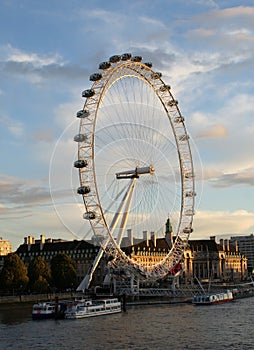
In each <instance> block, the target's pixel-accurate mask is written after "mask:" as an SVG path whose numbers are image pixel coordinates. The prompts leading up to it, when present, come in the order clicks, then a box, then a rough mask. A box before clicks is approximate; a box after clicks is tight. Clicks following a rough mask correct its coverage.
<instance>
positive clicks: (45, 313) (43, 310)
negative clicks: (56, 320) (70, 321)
mask: <svg viewBox="0 0 254 350" xmlns="http://www.w3.org/2000/svg"><path fill="white" fill-rule="evenodd" d="M55 314H56V304H55V303H54V302H42V303H36V304H34V305H33V310H32V318H33V319H34V320H38V319H44V318H53V317H55Z"/></svg>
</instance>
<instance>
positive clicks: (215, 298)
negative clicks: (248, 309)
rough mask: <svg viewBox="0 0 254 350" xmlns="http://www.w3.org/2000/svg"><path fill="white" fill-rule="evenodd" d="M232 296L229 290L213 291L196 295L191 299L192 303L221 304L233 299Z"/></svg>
mask: <svg viewBox="0 0 254 350" xmlns="http://www.w3.org/2000/svg"><path fill="white" fill-rule="evenodd" d="M233 300H234V296H233V293H232V292H231V291H229V290H228V291H226V292H221V293H214V294H209V295H196V296H194V297H193V299H192V304H195V305H212V304H221V303H227V302H229V301H233Z"/></svg>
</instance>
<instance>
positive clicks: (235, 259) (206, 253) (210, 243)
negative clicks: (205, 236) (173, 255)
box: [184, 236, 248, 282]
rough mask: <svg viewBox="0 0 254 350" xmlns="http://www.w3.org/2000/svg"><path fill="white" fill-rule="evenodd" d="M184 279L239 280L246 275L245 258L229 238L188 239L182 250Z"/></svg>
mask: <svg viewBox="0 0 254 350" xmlns="http://www.w3.org/2000/svg"><path fill="white" fill-rule="evenodd" d="M184 267H185V268H184V277H185V280H186V281H191V280H192V279H193V278H198V279H199V280H200V281H207V282H208V281H241V280H244V279H246V278H247V277H248V269H247V258H246V257H245V255H244V254H242V252H240V251H239V249H238V248H236V247H235V246H234V245H232V244H230V243H229V240H220V243H216V241H215V237H214V236H212V237H210V240H190V241H189V247H188V248H187V249H186V250H185V252H184Z"/></svg>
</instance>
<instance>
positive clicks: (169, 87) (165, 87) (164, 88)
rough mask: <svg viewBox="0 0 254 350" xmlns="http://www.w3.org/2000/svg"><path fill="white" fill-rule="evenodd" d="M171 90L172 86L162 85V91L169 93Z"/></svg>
mask: <svg viewBox="0 0 254 350" xmlns="http://www.w3.org/2000/svg"><path fill="white" fill-rule="evenodd" d="M170 89H171V86H170V85H162V86H161V87H160V91H162V92H164V91H169V90H170Z"/></svg>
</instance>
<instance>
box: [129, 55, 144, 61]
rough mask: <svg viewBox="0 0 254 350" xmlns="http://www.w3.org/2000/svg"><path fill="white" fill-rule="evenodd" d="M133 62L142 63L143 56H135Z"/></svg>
mask: <svg viewBox="0 0 254 350" xmlns="http://www.w3.org/2000/svg"><path fill="white" fill-rule="evenodd" d="M131 60H132V62H141V61H142V57H141V56H133V57H132V59H131Z"/></svg>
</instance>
